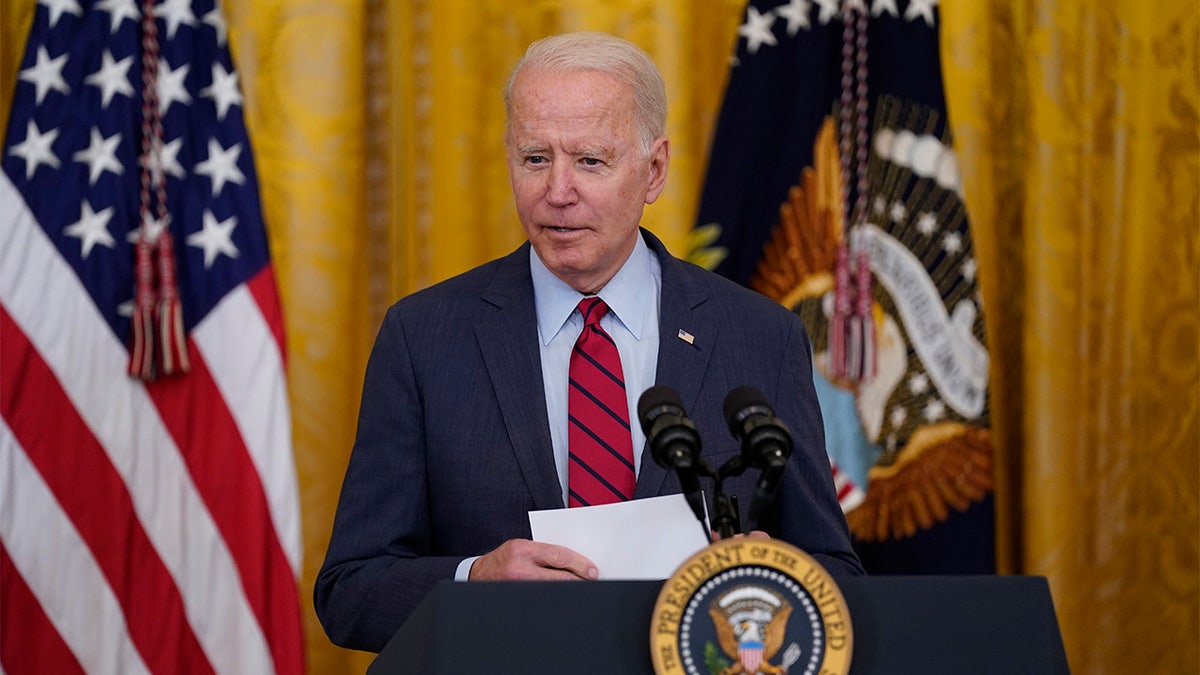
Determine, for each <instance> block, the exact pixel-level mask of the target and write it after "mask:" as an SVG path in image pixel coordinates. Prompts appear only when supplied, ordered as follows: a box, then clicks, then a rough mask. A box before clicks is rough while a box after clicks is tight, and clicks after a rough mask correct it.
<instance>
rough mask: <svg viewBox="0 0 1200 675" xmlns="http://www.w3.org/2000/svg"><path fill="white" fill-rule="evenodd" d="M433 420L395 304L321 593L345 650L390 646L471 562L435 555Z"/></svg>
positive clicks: (366, 388) (328, 627)
mask: <svg viewBox="0 0 1200 675" xmlns="http://www.w3.org/2000/svg"><path fill="white" fill-rule="evenodd" d="M423 419H424V416H423V413H422V400H421V396H420V391H419V388H418V385H417V382H416V376H415V372H414V368H413V363H412V355H411V352H410V349H409V345H408V341H407V338H406V335H405V330H404V326H403V323H402V321H401V318H400V314H399V310H398V308H397V307H392V308H391V309H390V310H389V311H388V314H387V316H386V317H385V319H384V323H383V326H382V327H381V328H380V331H379V335H378V337H377V338H376V341H375V346H374V349H373V350H372V352H371V357H370V360H369V361H368V364H367V371H366V377H365V380H364V384H363V394H362V404H361V409H360V411H359V418H358V432H357V437H356V439H355V443H354V448H353V451H352V452H351V456H350V463H349V466H348V467H347V469H346V477H345V481H344V482H343V485H342V491H341V496H340V498H339V501H338V507H337V514H336V516H335V518H334V525H333V533H332V536H331V538H330V542H329V548H328V551H327V553H326V557H325V562H324V564H323V565H322V567H321V570H320V572H319V573H318V576H317V580H316V584H315V587H314V592H313V600H314V604H315V606H316V613H317V616H318V618H319V619H320V621H321V624H322V626H323V627H324V628H325V632H326V633H327V634H328V635H329V637H330V639H331V640H332V641H333V642H334V643H335V644H337V645H340V646H343V647H349V648H352V649H362V650H367V651H375V652H378V651H379V650H381V649H382V648H383V647H384V646H385V645H386V644H387V641H388V640H389V639H390V638H391V637H392V635H393V634H394V633H395V632H396V631H397V630H398V629H399V628H400V626H401V624H403V622H404V620H405V619H407V618H408V616H409V614H411V613H412V611H413V609H415V608H416V605H417V604H418V603H419V602H420V601H421V599H422V598H423V597H424V596H425V595H426V594H427V593H428V592H429V590H430V589H432V587H433V586H434V585H435V584H437V583H438V582H439V581H442V580H444V579H453V578H454V572H455V568H456V567H457V565H458V563H459V562H460V561H461V560H462V559H463V558H462V557H461V556H460V557H445V556H430V555H428V554H429V552H430V550H431V548H432V547H431V543H430V542H431V533H430V516H429V508H428V494H427V492H428V487H427V485H426V481H425V470H426V461H427V458H426V433H425V429H424V426H423Z"/></svg>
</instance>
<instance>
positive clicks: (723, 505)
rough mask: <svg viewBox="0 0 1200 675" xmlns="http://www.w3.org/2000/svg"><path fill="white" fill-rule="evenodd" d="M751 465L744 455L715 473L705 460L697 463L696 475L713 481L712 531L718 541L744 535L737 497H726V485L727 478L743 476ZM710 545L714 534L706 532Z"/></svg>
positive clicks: (731, 460) (722, 466)
mask: <svg viewBox="0 0 1200 675" xmlns="http://www.w3.org/2000/svg"><path fill="white" fill-rule="evenodd" d="M748 467H749V465H748V464H747V463H746V462H745V461H744V458H743V456H742V455H737V456H736V457H733V458H732V459H730V460H729V461H727V462H725V463H724V464H722V465H721V467H720V468H719V469H717V470H716V471H713V470H712V468H711V467H710V466H709V465H708V464H707V463H706V462H705V461H704V460H703V459H698V460H697V462H696V473H697V474H699V475H700V476H703V477H705V478H711V479H712V480H713V502H714V503H713V517H712V529H713V531H714V532H716V533H717V538H718V539H728V538H730V537H732V536H734V535H735V534H741V533H742V525H741V516H740V515H739V514H738V503H737V496H736V495H733V496H730V495H726V494H725V489H724V483H725V479H726V478H731V477H734V476H740V475H742V474H743V473H744V472H745V471H746V469H747V468H748ZM704 534H705V536H706V537H707V538H708V541H709V543H712V541H713V538H712V533H710V532H708V531H705V533H704Z"/></svg>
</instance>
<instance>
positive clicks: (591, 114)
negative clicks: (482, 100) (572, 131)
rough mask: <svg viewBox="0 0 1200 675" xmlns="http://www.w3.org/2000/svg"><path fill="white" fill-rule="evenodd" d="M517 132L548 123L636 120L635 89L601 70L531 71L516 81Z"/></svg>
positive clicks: (513, 104) (512, 117)
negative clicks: (634, 118) (634, 117)
mask: <svg viewBox="0 0 1200 675" xmlns="http://www.w3.org/2000/svg"><path fill="white" fill-rule="evenodd" d="M511 107H512V109H511V111H510V119H509V122H510V124H511V125H512V127H513V130H514V131H516V130H519V129H522V128H526V127H529V126H540V125H545V124H558V125H563V124H565V125H577V124H586V123H593V124H594V123H597V122H611V123H621V122H627V121H629V120H632V119H633V116H634V98H633V91H632V88H631V87H630V86H629V85H628V84H626V83H624V82H622V81H621V80H619V79H617V78H616V77H615V76H613V75H610V74H608V73H604V72H601V71H597V70H564V71H558V70H546V69H542V68H530V69H527V70H523V71H521V72H520V73H518V75H517V77H516V79H515V80H514V81H513V89H512V98H511Z"/></svg>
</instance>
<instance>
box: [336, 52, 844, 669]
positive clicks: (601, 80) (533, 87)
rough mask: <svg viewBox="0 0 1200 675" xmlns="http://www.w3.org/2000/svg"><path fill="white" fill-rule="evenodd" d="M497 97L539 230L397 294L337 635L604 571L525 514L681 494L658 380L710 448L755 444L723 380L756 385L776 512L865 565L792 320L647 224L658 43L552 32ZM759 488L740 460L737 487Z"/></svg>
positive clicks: (349, 513) (382, 632)
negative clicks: (653, 400) (661, 421)
mask: <svg viewBox="0 0 1200 675" xmlns="http://www.w3.org/2000/svg"><path fill="white" fill-rule="evenodd" d="M505 103H506V106H507V113H508V131H507V134H506V145H507V155H508V169H509V175H510V178H511V182H512V189H513V195H514V197H515V201H516V207H517V215H518V217H519V219H520V221H521V225H522V227H523V228H524V230H525V234H526V237H527V238H528V242H527V243H526V244H524V245H522V246H521V247H520V248H518V249H517V250H516V251H515V252H513V253H512V254H509V255H508V256H506V257H504V258H501V259H499V260H495V261H492V262H490V263H487V264H485V265H482V266H481V267H478V268H476V269H474V270H471V271H469V272H466V273H465V274H462V275H460V276H458V277H455V278H453V279H450V280H448V281H445V282H443V283H441V284H438V285H436V286H433V287H431V288H429V289H426V290H424V291H421V292H418V293H415V294H413V295H410V296H408V297H406V298H404V299H403V300H401V301H400V302H398V303H396V305H394V306H393V307H392V308H391V309H390V310H389V311H388V313H387V316H386V318H385V319H384V322H383V326H382V327H381V329H380V331H379V336H378V338H377V340H376V343H375V348H374V350H373V352H372V354H371V359H370V362H369V364H368V366H367V374H366V381H365V384H364V387H363V396H362V406H361V411H360V416H359V425H358V436H357V439H356V442H355V445H354V450H353V454H352V456H351V458H350V465H349V467H348V469H347V472H346V477H345V482H344V484H343V487H342V494H341V500H340V502H339V504H338V511H337V517H336V520H335V523H334V529H333V535H332V538H331V540H330V544H329V550H328V554H327V556H326V559H325V563H324V565H323V567H322V569H321V572H320V575H319V576H318V578H317V583H316V589H315V600H316V609H317V613H318V615H319V616H320V618H321V621H322V624H323V625H324V627H325V630H326V632H327V633H328V634H329V636H330V638H331V639H332V640H333V641H334V642H335V643H337V644H340V645H343V646H347V647H353V648H358V649H366V650H371V651H378V650H379V649H381V648H382V647H383V646H384V645H385V644H386V642H387V640H388V639H389V638H390V637H391V636H392V634H393V633H394V632H395V631H396V630H397V629H399V627H400V625H401V624H402V623H403V622H404V620H405V619H406V618H407V617H408V615H409V614H410V613H411V612H412V610H413V609H414V608H415V606H416V605H417V604H418V603H419V602H420V600H421V599H422V598H423V597H424V596H425V594H426V593H427V592H428V591H429V590H430V589H431V588H432V587H433V586H434V585H435V584H436V583H437V582H439V581H441V580H444V579H455V578H457V579H460V580H466V579H470V580H479V579H539V580H545V579H584V580H587V579H595V578H597V576H598V570H597V569H596V566H595V564H594V563H593V562H592V561H591V560H589V559H587V558H586V557H584V556H582V555H580V554H579V553H577V552H575V551H572V550H570V549H567V548H564V547H561V546H556V545H551V544H545V543H539V542H534V541H530V539H529V537H530V536H531V535H530V527H529V520H528V515H527V514H528V512H529V511H532V510H538V509H550V508H563V507H567V506H580V505H591V504H600V503H606V502H609V501H616V500H621V499H630V498H632V499H637V498H642V497H652V496H657V495H664V494H672V493H678V492H680V486H679V483H678V481H677V479H676V477H675V476H674V475H672V474H671V473H670V472H669V471H667V470H664V469H663V468H662V467H659V466H657V465H656V464H655V462H654V461H653V460H652V459H651V456H650V453H649V451H648V450H644V449H643V448H644V446H645V445H646V439H645V437H644V434H643V432H642V430H641V428H640V427H639V425H638V424H637V423H636V420H637V415H636V412H635V411H636V409H637V400H638V397H639V396H640V395H641V393H642V392H643V391H645V390H646V389H647V388H649V387H650V386H652V385H655V384H662V385H666V386H669V387H671V388H672V389H674V390H675V391H677V392H679V394H680V397H681V399H682V401H683V403H684V406H685V407H686V408H687V412H688V415H689V416H690V417H691V419H692V420H693V421H694V422H695V424H696V426H697V429H698V431H699V433H700V435H701V437H702V438H703V439H704V442H705V444H706V445H705V447H704V450H703V452H704V455H703V456H704V458H705V459H706V461H707V462H708V463H709V464H710V465H712V466H718V465H720V464H721V463H723V462H724V461H725V460H726V459H728V458H730V457H732V456H734V455H736V454H738V453H739V452H740V449H739V447H738V444H737V442H736V441H735V440H734V439H733V438H732V437H731V435H730V433H729V431H728V428H727V426H726V423H725V421H724V417H723V415H722V411H721V405H722V401H723V399H724V397H725V395H726V394H727V393H728V392H729V391H730V390H731V389H733V388H734V387H737V386H739V385H751V386H753V387H755V388H757V389H758V390H760V391H761V392H763V393H764V394H765V395H766V396H767V398H768V399H769V400H771V401H772V402H773V403H774V405H775V408H776V412H777V414H778V416H779V417H780V418H781V419H782V420H783V421H785V422H786V423H787V424H788V426H790V427H791V429H792V430H793V433H794V438H795V450H794V452H793V454H792V458H791V461H790V463H789V464H788V466H787V469H786V472H785V473H784V475H783V477H782V479H781V481H780V486H779V488H778V492H777V494H776V497H775V500H774V502H773V503H772V504H771V506H770V507H769V508H768V509H767V510H766V512H765V513H764V515H763V517H762V519H761V528H762V529H763V530H765V531H766V532H767V533H768V534H770V535H771V536H774V537H779V538H782V539H784V540H786V541H788V542H790V543H792V544H794V545H796V546H798V547H800V548H802V549H803V550H805V551H807V552H808V553H809V554H811V555H812V556H813V557H814V558H816V559H817V560H818V561H819V562H821V563H822V564H823V565H824V566H825V567H826V568H828V569H829V570H830V572H831V573H833V574H861V573H862V567H861V565H860V563H859V561H858V558H857V556H856V555H855V553H854V551H853V549H852V548H851V545H850V539H849V535H848V533H847V528H846V523H845V519H844V517H843V516H842V513H841V510H840V508H839V507H838V503H837V499H836V497H835V494H834V489H833V483H832V477H831V472H830V468H829V461H828V459H827V457H826V454H825V446H824V438H823V432H822V427H821V417H820V411H819V409H818V407H817V399H816V395H815V393H814V390H813V384H812V364H811V361H810V348H809V342H808V338H807V336H806V335H805V333H804V330H803V328H802V326H801V323H800V321H799V320H798V319H797V318H796V317H795V316H794V315H793V314H791V313H790V312H788V311H787V310H785V309H784V308H783V307H781V306H779V305H778V304H776V303H774V302H771V301H769V300H767V299H766V298H764V297H762V296H759V295H757V294H755V293H753V292H751V291H749V290H746V289H744V288H742V287H740V286H737V285H736V284H733V283H731V282H729V281H727V280H725V279H722V278H721V277H718V276H716V275H714V274H712V273H710V272H707V271H705V270H702V269H700V268H698V267H695V266H693V265H690V264H688V263H685V262H683V261H680V260H678V259H676V258H674V257H672V256H671V255H670V254H669V253H668V252H667V250H666V249H665V248H664V247H663V245H662V243H661V242H660V241H659V240H658V239H657V238H655V237H654V236H653V235H652V234H650V233H649V232H647V231H645V230H643V229H641V228H640V225H639V223H640V221H641V217H642V211H643V209H644V208H645V205H646V204H650V203H653V202H654V201H655V200H656V199H657V198H658V196H659V195H660V194H661V193H662V190H663V186H664V184H665V181H666V177H667V167H668V165H669V163H670V143H669V142H668V140H667V138H666V135H665V124H666V95H665V92H664V88H663V82H662V78H661V76H660V75H659V73H658V70H657V68H656V67H655V66H654V64H653V62H651V60H650V59H649V57H648V56H647V55H646V54H645V53H644V52H642V51H641V50H640V49H638V48H637V47H635V46H634V45H632V44H630V43H629V42H626V41H624V40H620V39H617V38H614V37H612V36H609V35H604V34H599V33H576V34H566V35H559V36H554V37H550V38H546V39H544V40H541V41H539V42H536V43H534V44H533V45H531V46H530V47H529V50H528V51H527V52H526V55H525V57H524V58H523V59H522V60H521V61H520V62H519V63H518V64H517V65H516V67H515V68H514V69H513V73H512V76H511V77H510V79H509V82H508V86H507V88H506V91H505ZM630 420H634V422H633V423H630ZM754 487H755V476H753V475H750V474H747V475H746V476H743V477H741V478H737V479H730V480H727V481H726V482H725V488H726V490H725V491H726V492H727V493H728V494H731V495H738V496H739V497H740V498H741V499H742V501H743V503H749V501H750V495H751V494H752V492H753V490H754ZM708 503H710V504H711V503H712V495H711V494H709V495H708Z"/></svg>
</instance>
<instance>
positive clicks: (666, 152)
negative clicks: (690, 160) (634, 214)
mask: <svg viewBox="0 0 1200 675" xmlns="http://www.w3.org/2000/svg"><path fill="white" fill-rule="evenodd" d="M670 164H671V141H669V140H667V137H666V136H661V137H659V138H656V139H654V144H653V145H651V146H650V171H649V173H648V175H647V183H646V203H647V204H653V203H654V200H656V199H658V196H659V195H660V194H662V191H663V188H664V187H666V184H667V166H669V165H670Z"/></svg>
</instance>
